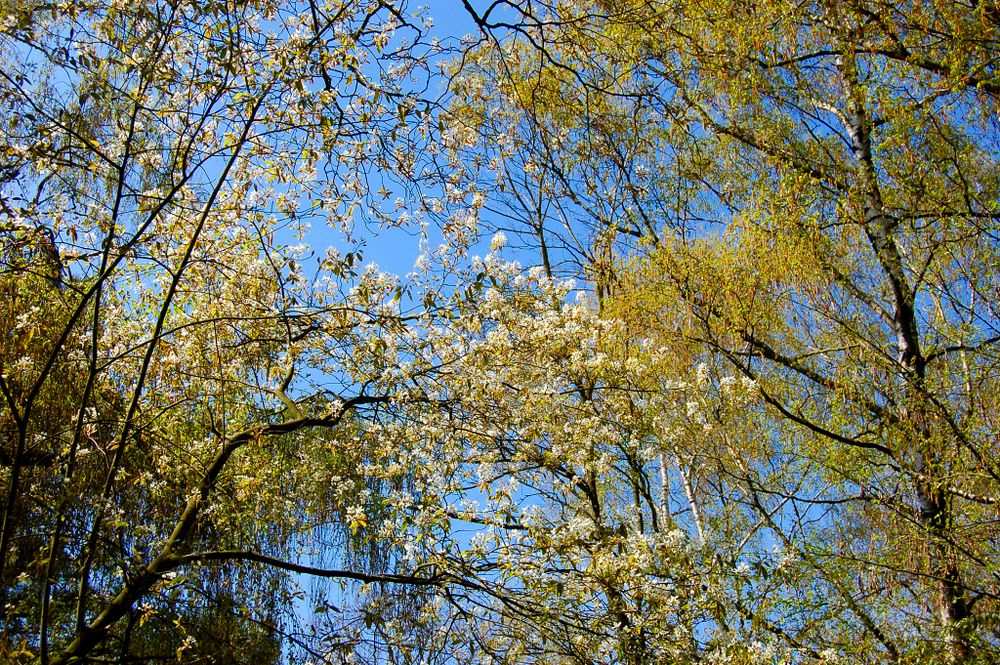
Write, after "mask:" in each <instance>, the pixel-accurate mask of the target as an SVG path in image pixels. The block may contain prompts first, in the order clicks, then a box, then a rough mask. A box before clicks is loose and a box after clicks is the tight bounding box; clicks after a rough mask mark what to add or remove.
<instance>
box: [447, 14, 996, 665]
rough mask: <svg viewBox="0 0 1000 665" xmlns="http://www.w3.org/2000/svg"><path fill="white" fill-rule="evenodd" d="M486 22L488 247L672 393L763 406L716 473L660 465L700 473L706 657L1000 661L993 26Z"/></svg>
mask: <svg viewBox="0 0 1000 665" xmlns="http://www.w3.org/2000/svg"><path fill="white" fill-rule="evenodd" d="M471 9H472V10H473V11H474V12H475V9H476V8H475V7H471ZM475 16H476V20H477V21H478V23H479V25H480V26H481V27H482V28H483V30H484V31H485V32H486V33H487V35H488V36H489V38H488V39H487V40H486V41H484V43H483V46H482V47H481V48H479V49H478V50H477V51H476V52H475V53H474V54H473V55H470V57H469V58H467V59H466V62H467V63H468V65H469V66H468V67H467V69H466V70H465V72H464V77H463V78H462V79H461V83H460V85H463V86H464V87H463V88H462V89H463V90H464V91H465V92H466V94H467V95H468V100H467V101H465V102H464V103H462V104H460V105H459V106H458V107H457V108H456V110H455V113H454V117H455V118H456V121H457V122H458V121H460V122H462V123H463V124H464V125H465V126H466V127H467V128H468V130H469V131H470V132H471V133H476V132H481V134H482V136H484V137H487V138H488V141H487V142H486V143H484V144H481V145H482V147H477V148H475V149H474V150H475V151H476V152H477V154H480V155H483V156H482V157H481V159H482V160H483V163H489V162H490V160H492V166H493V168H494V169H495V171H496V172H498V173H499V174H500V176H499V178H498V181H497V186H496V190H495V191H496V193H495V195H494V196H493V197H492V198H491V199H490V204H489V207H490V208H491V209H493V210H496V211H497V218H500V219H504V220H505V221H504V222H503V223H504V224H506V225H507V226H511V227H514V229H515V230H516V232H517V233H518V237H519V238H521V239H523V241H524V242H525V243H526V244H528V245H531V246H533V247H535V248H536V249H537V252H538V253H537V256H538V260H539V262H540V264H541V265H543V266H545V267H547V269H548V270H550V271H551V272H553V273H558V272H559V271H560V269H563V270H565V268H566V267H567V265H568V267H569V268H571V269H572V270H575V271H576V272H577V274H580V275H581V276H583V277H585V278H587V279H589V280H592V283H593V284H594V285H595V287H596V290H597V292H598V295H599V297H600V300H601V310H602V312H603V313H604V314H605V315H606V316H608V317H615V318H618V319H620V320H622V321H624V322H625V325H628V326H631V329H632V330H633V331H634V333H633V334H634V335H635V336H636V337H638V338H641V339H646V340H648V342H649V343H650V344H653V345H654V346H662V347H664V348H666V349H669V350H670V351H669V352H670V354H671V355H670V356H669V357H670V361H669V362H666V363H663V364H661V371H662V376H664V377H667V378H673V379H677V380H682V378H683V377H684V375H685V372H688V371H690V370H689V368H690V367H692V366H697V365H698V364H700V363H704V365H705V367H706V368H707V370H706V371H707V373H706V374H705V377H706V381H708V382H709V383H710V384H711V385H717V386H718V388H719V389H720V390H721V389H722V387H723V384H722V383H721V380H722V378H724V377H725V376H726V375H727V374H730V373H732V375H733V376H736V377H741V379H739V380H743V379H745V380H748V381H753V382H754V384H755V385H756V386H757V390H758V391H759V392H758V393H757V394H758V396H759V399H760V400H761V401H760V402H759V403H758V404H759V406H758V409H757V410H756V411H755V410H749V411H748V412H747V413H746V415H745V418H746V424H743V423H741V422H736V423H734V424H732V425H730V426H729V427H728V428H726V431H725V432H720V431H718V428H716V429H715V430H713V435H712V437H721V438H722V440H724V441H726V443H725V445H724V447H723V449H724V450H725V451H727V453H726V455H721V454H720V449H718V448H716V449H714V450H713V449H712V448H711V447H709V448H708V450H711V451H712V452H711V453H708V452H706V448H705V447H704V446H705V441H706V438H705V437H704V436H703V435H702V434H700V433H699V434H697V435H695V436H692V437H690V438H686V439H683V440H681V441H680V442H679V443H677V444H670V443H669V440H663V439H661V440H660V441H659V443H658V445H659V446H660V447H661V448H667V449H669V446H670V445H677V447H678V449H679V450H680V451H681V452H682V454H686V455H689V456H690V459H694V460H698V463H697V464H695V465H693V466H694V468H693V469H692V470H691V471H690V472H689V473H688V479H687V480H686V481H685V482H688V483H689V484H690V486H691V490H692V497H693V498H694V501H693V502H692V517H693V516H694V515H695V514H700V515H701V516H702V518H703V519H700V520H699V522H700V523H701V524H702V533H703V535H704V537H705V538H706V539H707V540H708V541H709V542H710V543H712V546H713V547H715V548H717V550H716V551H719V552H724V553H725V554H724V555H722V556H721V558H720V559H719V562H720V565H721V566H727V567H729V569H730V572H729V573H726V574H725V575H726V579H727V580H728V581H729V584H728V589H729V594H730V596H729V600H730V604H729V605H728V608H727V609H724V610H723V609H720V613H719V614H718V615H717V616H715V617H714V620H715V621H714V624H713V628H712V629H711V630H703V631H701V632H698V633H696V634H697V635H699V636H700V637H705V636H707V635H709V634H714V635H716V636H718V639H719V640H720V642H719V644H724V643H726V641H727V640H732V639H734V638H735V639H737V640H739V639H742V638H741V637H737V636H741V635H742V634H743V633H742V632H741V631H742V629H743V626H742V625H741V624H742V622H745V621H748V622H749V623H750V634H751V635H756V636H758V637H756V638H753V639H759V638H760V637H759V636H768V637H769V638H775V639H777V641H778V643H780V644H782V645H783V647H784V648H788V649H790V653H791V654H792V657H794V658H795V659H799V660H809V659H819V658H821V657H822V658H825V659H830V658H834V657H841V658H845V659H848V660H850V661H860V660H864V659H866V658H867V659H871V660H874V661H883V660H897V661H899V660H907V659H910V660H922V659H926V660H939V661H943V662H979V661H983V662H985V661H988V660H991V659H993V658H995V653H996V649H997V642H996V623H995V616H996V614H995V601H996V593H997V589H996V579H995V571H996V565H997V559H996V555H995V553H996V539H997V532H996V530H995V517H994V513H995V507H996V505H997V499H998V491H1000V487H998V486H997V479H998V477H997V475H996V469H995V468H994V464H993V462H992V461H991V460H992V459H993V457H994V456H995V454H996V450H995V439H996V436H995V427H994V423H993V416H992V415H991V414H992V412H993V409H994V404H993V397H992V396H993V395H994V394H995V393H996V390H995V385H994V384H995V371H994V370H995V364H996V358H995V355H996V354H995V345H996V342H997V339H998V335H997V331H996V325H995V311H994V307H993V305H992V301H993V300H994V298H993V296H992V295H991V294H993V292H994V290H995V288H996V285H995V273H996V270H995V265H996V219H997V215H998V210H997V191H998V190H997V179H996V175H997V173H996V172H997V167H996V160H995V159H994V157H993V154H994V152H995V150H994V149H993V148H994V147H995V143H996V138H997V134H996V132H997V125H996V109H997V105H996V94H997V92H998V91H997V89H996V81H995V67H996V62H997V51H996V48H995V46H996V34H997V15H996V12H995V11H994V9H992V8H990V7H987V6H986V5H984V4H974V5H971V6H967V5H963V4H961V3H951V2H931V3H921V4H918V5H906V6H897V5H888V4H885V3H879V2H871V3H860V4H859V3H840V2H829V3H820V4H818V5H816V4H805V5H803V4H801V3H771V4H769V5H768V6H767V7H750V6H748V5H744V4H741V3H727V2H721V3H720V2H693V3H670V2H641V3H640V2H601V3H596V4H593V3H590V4H588V3H574V2H560V3H544V2H541V3H532V4H530V5H523V6H519V7H517V8H515V7H513V6H511V5H509V4H507V3H494V4H492V5H485V6H482V7H481V9H480V11H478V12H475ZM500 215H503V217H500ZM560 260H563V261H567V260H568V262H567V263H563V264H562V266H560V263H559V261H560ZM709 377H711V378H709ZM730 381H732V379H730V380H727V384H726V385H729V382H730ZM693 410H695V409H694V408H693ZM705 418H706V419H708V420H707V421H706V422H710V417H709V416H708V415H706V416H705ZM710 460H718V461H717V462H710ZM710 488H711V489H710ZM703 492H708V494H707V495H703V494H702V493H703ZM699 503H700V505H699ZM723 506H729V507H730V508H732V507H733V506H740V508H739V510H738V512H742V513H743V517H742V519H743V520H745V521H744V522H743V527H741V528H737V529H736V530H733V528H732V527H733V526H734V525H735V524H738V523H739V522H737V521H735V520H734V518H732V517H731V513H730V512H729V511H726V510H722V508H723ZM715 511H719V512H718V513H717V514H719V515H724V516H725V517H720V518H713V517H712V516H711V515H712V513H713V512H715ZM748 526H749V527H752V528H750V529H749V531H745V530H743V529H745V528H747V527H748ZM750 532H754V533H757V534H759V535H760V538H759V539H758V540H754V538H750V539H749V540H745V538H746V537H747V536H746V534H748V533H750ZM755 544H756V547H755ZM775 550H777V551H778V552H779V554H778V555H775V554H774V551H775ZM776 556H777V558H775V557H776ZM731 571H737V572H735V573H734V572H731ZM744 575H749V577H743V576H744ZM740 580H745V586H743V587H742V588H741V587H740ZM719 607H720V608H722V607H725V605H724V604H723V605H720V606H719ZM848 635H849V636H850V637H849V638H847V637H846V636H848ZM717 648H718V647H713V646H711V645H707V644H706V645H703V650H700V651H699V650H696V651H694V652H692V653H694V654H702V655H705V656H708V655H710V654H712V653H719V652H718V650H717ZM692 657H694V656H692ZM727 657H730V656H727Z"/></svg>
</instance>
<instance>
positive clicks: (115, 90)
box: [0, 2, 433, 663]
mask: <svg viewBox="0 0 1000 665" xmlns="http://www.w3.org/2000/svg"><path fill="white" fill-rule="evenodd" d="M3 11H4V14H3V16H2V17H0V31H2V37H0V39H2V40H3V51H2V58H3V68H2V69H3V73H2V75H0V77H2V79H0V100H2V104H3V105H4V108H5V110H6V113H5V118H6V120H5V123H4V127H3V129H2V130H0V131H2V132H3V138H2V146H3V147H2V156H0V159H2V199H0V204H2V215H3V217H2V222H0V223H2V227H0V233H2V238H3V252H2V266H0V268H2V275H0V288H2V289H3V294H4V304H3V315H2V316H3V321H4V330H5V331H6V332H5V333H4V337H3V342H2V351H0V394H2V398H3V399H2V404H3V406H2V410H0V427H2V430H3V438H2V441H0V469H2V470H0V478H2V481H0V485H2V496H3V505H4V508H3V525H2V531H0V611H2V613H3V620H2V622H0V623H2V625H3V628H2V641H0V649H2V656H0V658H3V659H4V660H14V661H17V660H19V659H25V660H32V659H36V658H37V659H39V660H40V661H41V662H43V663H68V662H82V661H88V662H89V661H91V660H94V659H96V660H101V659H119V658H120V659H123V661H128V660H130V659H139V660H146V659H162V658H164V657H166V656H170V657H173V655H174V654H175V653H176V655H177V657H178V658H195V657H196V656H198V655H199V654H200V655H201V657H206V658H207V657H212V658H215V657H216V655H217V654H220V653H226V654H228V655H227V656H225V658H228V659H229V661H227V662H230V661H231V662H262V661H272V660H275V659H277V658H278V657H279V656H280V654H281V646H280V644H279V642H278V641H276V640H277V637H276V636H277V635H279V634H280V632H282V631H284V632H290V631H292V629H293V628H294V624H293V623H291V620H290V619H289V618H288V617H289V616H291V614H290V612H289V608H290V607H291V605H290V599H289V598H288V597H286V596H287V594H289V593H291V592H292V591H293V590H294V588H293V587H292V586H290V585H289V582H288V581H287V577H284V576H280V575H277V574H276V573H275V571H278V572H284V571H285V570H297V569H296V568H295V562H299V565H303V564H301V562H302V560H303V558H302V555H301V554H300V553H301V552H302V551H306V552H308V551H310V550H312V549H316V548H318V547H319V546H320V545H321V544H322V543H323V542H325V541H328V540H333V541H336V542H338V543H340V544H341V545H342V547H341V548H340V549H339V550H338V551H339V552H341V553H343V556H340V557H334V556H330V557H328V559H331V560H332V559H339V560H340V561H341V562H344V561H346V562H349V563H350V562H354V563H356V564H357V566H356V571H355V573H354V575H355V577H358V578H359V579H363V580H369V581H373V580H375V579H383V580H385V579H389V578H380V577H378V575H377V573H380V572H384V571H385V569H386V566H387V564H386V563H385V561H386V557H387V556H388V554H387V552H386V551H385V550H384V549H380V548H378V547H377V546H375V545H372V546H362V544H361V539H360V536H359V537H358V538H357V539H356V543H355V545H354V546H352V545H346V544H344V543H345V541H346V540H349V539H351V538H352V537H353V536H354V535H356V534H357V532H358V530H359V529H360V528H362V527H363V526H364V521H363V520H361V519H360V518H359V517H358V516H357V511H358V505H357V504H358V502H359V501H361V499H360V498H359V496H361V493H362V490H363V489H364V488H362V487H352V486H344V487H336V486H334V487H330V486H327V485H319V484H318V483H320V481H321V480H323V479H327V478H328V477H329V475H330V474H333V473H335V472H336V469H337V468H338V467H337V457H336V454H335V453H334V452H331V450H330V448H329V446H330V444H329V443H328V441H327V439H326V438H325V435H324V433H325V432H328V431H330V430H332V429H336V428H338V427H345V426H353V425H347V423H348V422H355V421H356V420H357V419H364V418H366V417H372V418H376V417H382V414H383V413H389V412H391V410H392V406H391V404H390V402H391V401H392V400H394V399H399V396H398V395H397V393H396V392H395V391H396V388H395V387H394V386H395V384H394V383H392V382H390V381H389V380H387V379H386V380H383V378H382V377H383V375H384V374H386V373H387V372H388V370H387V369H386V368H373V367H366V368H361V367H358V366H357V365H352V364H351V362H350V359H351V356H352V353H353V349H354V348H355V347H357V346H358V345H369V344H371V343H372V341H373V340H374V339H375V338H376V337H377V335H378V332H379V331H380V330H382V329H383V328H386V327H392V326H399V325H402V323H401V321H402V318H401V317H400V315H399V310H398V307H393V303H392V300H391V296H392V293H393V289H394V288H395V283H394V282H392V281H391V280H390V279H389V278H388V277H387V276H385V275H382V274H380V273H379V272H378V271H377V270H368V271H367V272H364V273H362V272H360V270H359V267H360V249H359V248H360V246H361V241H363V238H361V239H359V237H358V233H357V231H356V229H355V227H356V225H358V224H359V223H361V222H362V221H363V220H364V219H365V215H366V213H365V211H366V209H367V207H368V204H371V205H372V206H373V207H375V203H376V202H377V201H378V200H379V198H380V197H379V195H377V194H375V193H374V192H373V191H370V188H371V187H372V184H373V183H372V182H371V181H370V180H369V176H370V175H371V174H372V173H373V172H375V171H376V170H377V171H378V173H380V174H381V176H382V177H383V178H391V177H392V176H391V174H392V173H398V174H400V175H401V176H403V177H409V175H410V174H411V172H412V169H413V168H414V164H413V156H412V153H413V151H414V149H415V148H414V145H415V142H416V141H421V140H423V139H422V138H421V136H423V135H426V134H427V131H426V126H425V123H426V122H427V115H426V114H425V113H424V112H423V111H422V110H421V109H419V108H417V100H418V95H419V94H420V93H421V89H420V85H419V81H420V78H421V76H422V72H423V71H424V69H425V68H426V67H427V66H428V62H429V61H428V57H429V56H430V55H432V54H433V48H432V47H431V46H430V45H427V44H424V43H423V42H422V32H421V30H422V28H421V25H420V19H419V17H416V16H414V15H413V14H411V13H409V10H407V9H406V8H405V7H402V6H397V5H394V4H388V3H364V2H359V3H347V4H343V3H317V2H303V3H288V4H286V3H271V2H252V3H237V4H233V3H216V2H208V3H204V2H170V3H159V4H157V3H153V4H150V3H138V4H135V3H107V4H105V3H67V4H65V5H64V6H59V7H57V6H55V5H51V4H48V3H36V2H27V3H14V4H8V5H5V8H4V10H3ZM426 107H427V104H426V101H425V102H424V106H423V107H421V108H426ZM381 219H382V220H383V221H385V220H386V219H388V218H387V216H386V214H385V213H382V217H381ZM314 222H316V223H319V224H321V225H324V226H328V227H329V229H330V230H328V231H327V232H326V233H327V235H328V236H330V237H333V238H338V239H339V240H338V242H340V243H341V244H340V248H341V249H340V250H336V249H331V250H330V251H329V252H327V253H326V254H325V255H322V256H318V257H317V256H314V255H313V254H312V253H310V250H309V249H308V247H307V246H306V245H304V244H294V243H296V242H301V241H303V240H304V239H305V237H306V236H307V234H308V233H309V225H310V224H311V223H314ZM307 261H308V263H307ZM366 371H368V372H370V373H365V372H366ZM241 562H242V563H241ZM380 562H381V563H380ZM248 563H249V564H256V565H254V566H250V565H247V564H248ZM323 571H324V574H325V575H327V576H338V575H339V576H342V575H340V571H331V570H329V569H325V568H324V569H323ZM357 571H368V572H369V573H371V574H372V575H371V576H366V575H365V574H364V573H363V572H357ZM348 574H349V573H347V572H344V573H343V575H348ZM393 579H394V578H393ZM285 648H286V649H288V648H294V642H293V643H292V647H288V646H286V647H285ZM303 648H306V647H305V646H303ZM220 658H221V657H220ZM220 662H221V661H220Z"/></svg>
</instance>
